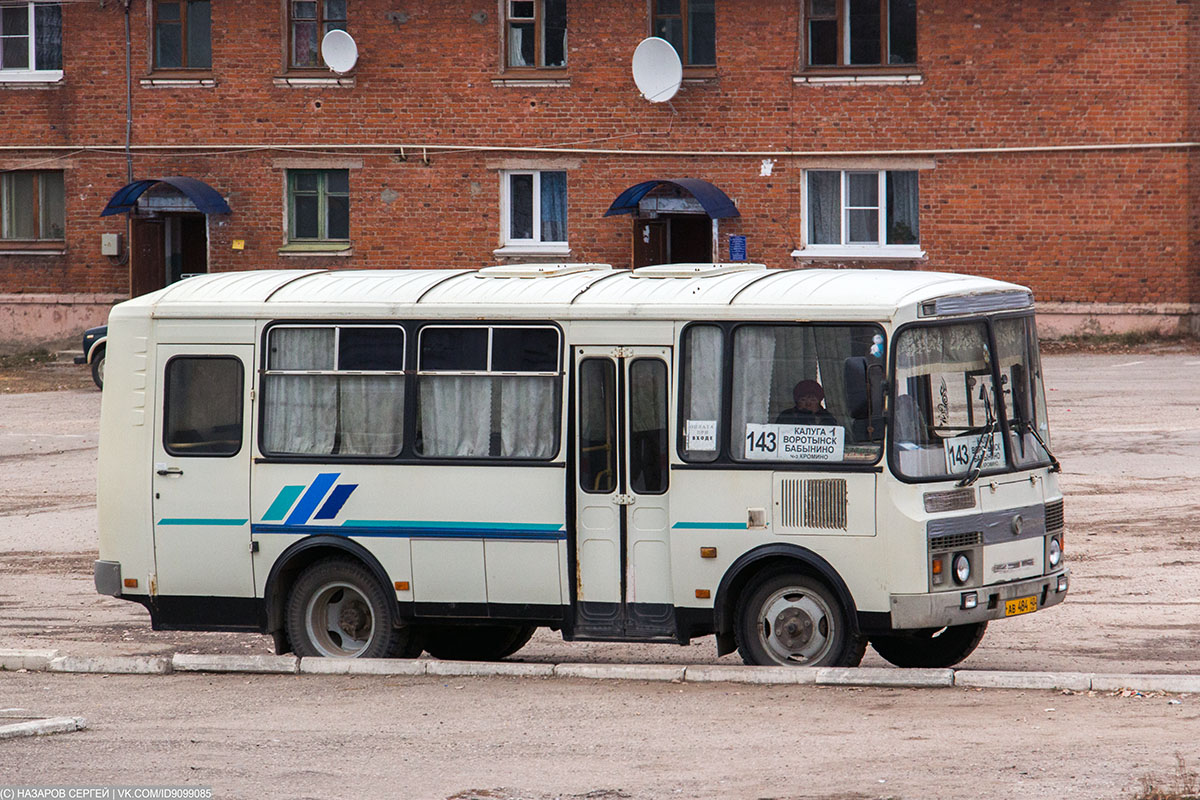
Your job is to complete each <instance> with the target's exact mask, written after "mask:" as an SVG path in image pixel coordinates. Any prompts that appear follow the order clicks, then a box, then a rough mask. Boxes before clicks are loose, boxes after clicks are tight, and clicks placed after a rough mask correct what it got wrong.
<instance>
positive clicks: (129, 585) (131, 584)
mask: <svg viewBox="0 0 1200 800" xmlns="http://www.w3.org/2000/svg"><path fill="white" fill-rule="evenodd" d="M121 583H123V584H125V588H126V589H136V588H137V578H126V579H125V580H123V581H121Z"/></svg>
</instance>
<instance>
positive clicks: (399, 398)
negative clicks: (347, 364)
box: [338, 375, 404, 456]
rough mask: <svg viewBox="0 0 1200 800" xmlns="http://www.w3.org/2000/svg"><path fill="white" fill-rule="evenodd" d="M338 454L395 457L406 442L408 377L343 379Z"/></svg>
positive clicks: (362, 376) (340, 384)
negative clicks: (405, 416) (405, 383)
mask: <svg viewBox="0 0 1200 800" xmlns="http://www.w3.org/2000/svg"><path fill="white" fill-rule="evenodd" d="M338 399H339V414H338V452H339V453H340V454H342V455H361V456H394V455H397V454H398V453H399V452H400V448H401V446H402V444H403V439H404V376H403V375H343V376H341V377H340V379H339V385H338Z"/></svg>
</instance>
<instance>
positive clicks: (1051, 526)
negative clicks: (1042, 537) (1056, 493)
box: [1046, 500, 1063, 532]
mask: <svg viewBox="0 0 1200 800" xmlns="http://www.w3.org/2000/svg"><path fill="white" fill-rule="evenodd" d="M1062 526H1063V501H1062V500H1055V501H1054V502H1053V503H1046V530H1047V532H1049V531H1056V530H1058V529H1059V528H1061V527H1062Z"/></svg>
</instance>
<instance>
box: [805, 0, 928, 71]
mask: <svg viewBox="0 0 1200 800" xmlns="http://www.w3.org/2000/svg"><path fill="white" fill-rule="evenodd" d="M805 4H806V6H807V8H806V11H807V19H806V25H807V30H808V42H807V48H806V49H807V51H808V65H809V66H811V67H838V66H875V65H881V64H915V63H916V61H917V0H805Z"/></svg>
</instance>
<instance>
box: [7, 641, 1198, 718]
mask: <svg viewBox="0 0 1200 800" xmlns="http://www.w3.org/2000/svg"><path fill="white" fill-rule="evenodd" d="M18 669H21V670H27V671H31V672H37V671H47V672H82V673H93V674H113V675H165V674H169V673H171V672H243V673H259V674H282V675H297V674H303V675H402V676H422V675H436V676H441V677H462V678H467V677H513V678H550V677H556V678H577V679H583V680H627V681H670V682H676V683H684V682H686V683H741V684H754V685H765V686H813V685H816V686H859V687H878V688H912V689H916V688H947V687H959V688H971V689H1028V690H1040V691H1072V692H1087V691H1096V692H1118V691H1131V692H1166V693H1169V694H1200V675H1185V674H1149V673H1142V674H1135V673H1130V674H1113V675H1104V674H1097V673H1092V672H1010V671H1004V670H974V669H959V670H955V669H898V668H891V667H850V668H847V667H820V668H817V669H800V668H795V667H749V666H742V665H738V664H689V665H674V664H543V663H529V662H523V661H499V662H487V661H439V660H437V659H390V658H348V659H340V658H297V657H296V656H294V655H286V656H263V655H258V656H229V655H204V654H191V653H176V654H175V655H174V656H173V657H170V656H100V657H93V658H84V657H79V656H62V655H59V651H58V650H18V649H0V671H3V670H18ZM64 719H66V718H64Z"/></svg>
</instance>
